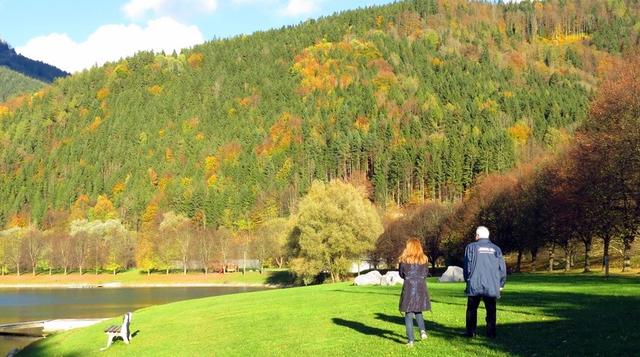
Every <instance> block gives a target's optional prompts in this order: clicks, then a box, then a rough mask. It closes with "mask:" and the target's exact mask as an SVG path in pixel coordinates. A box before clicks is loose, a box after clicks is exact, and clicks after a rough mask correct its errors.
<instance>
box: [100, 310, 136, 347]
mask: <svg viewBox="0 0 640 357" xmlns="http://www.w3.org/2000/svg"><path fill="white" fill-rule="evenodd" d="M132 316H133V314H132V313H130V312H127V313H126V314H124V317H123V318H122V325H112V326H109V328H107V329H105V330H104V333H106V334H107V347H105V348H101V349H100V351H104V350H106V349H107V348H109V346H111V344H112V343H113V339H114V338H116V337H120V338H122V340H123V341H124V343H126V344H129V342H130V341H131V330H130V328H129V325H130V324H131V317H132Z"/></svg>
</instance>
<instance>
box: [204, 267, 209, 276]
mask: <svg viewBox="0 0 640 357" xmlns="http://www.w3.org/2000/svg"><path fill="white" fill-rule="evenodd" d="M208 274H209V268H208V267H207V266H206V265H205V266H204V275H208Z"/></svg>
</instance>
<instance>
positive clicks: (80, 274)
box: [79, 265, 82, 275]
mask: <svg viewBox="0 0 640 357" xmlns="http://www.w3.org/2000/svg"><path fill="white" fill-rule="evenodd" d="M79 268H80V269H79V270H80V275H82V265H80V266H79Z"/></svg>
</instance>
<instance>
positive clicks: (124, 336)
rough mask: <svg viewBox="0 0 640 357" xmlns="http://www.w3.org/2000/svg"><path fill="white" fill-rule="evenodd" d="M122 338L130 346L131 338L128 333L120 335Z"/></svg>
mask: <svg viewBox="0 0 640 357" xmlns="http://www.w3.org/2000/svg"><path fill="white" fill-rule="evenodd" d="M120 337H122V340H124V343H126V344H127V345H128V344H129V336H128V335H127V334H126V333H123V334H120Z"/></svg>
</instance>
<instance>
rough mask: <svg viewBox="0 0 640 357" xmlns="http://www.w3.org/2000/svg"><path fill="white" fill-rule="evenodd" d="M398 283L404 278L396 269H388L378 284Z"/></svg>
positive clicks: (401, 282)
mask: <svg viewBox="0 0 640 357" xmlns="http://www.w3.org/2000/svg"><path fill="white" fill-rule="evenodd" d="M398 284H400V285H402V284H404V279H402V278H401V277H400V273H398V272H397V271H388V272H387V273H386V274H385V275H383V276H382V278H381V279H380V285H388V286H394V285H398Z"/></svg>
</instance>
